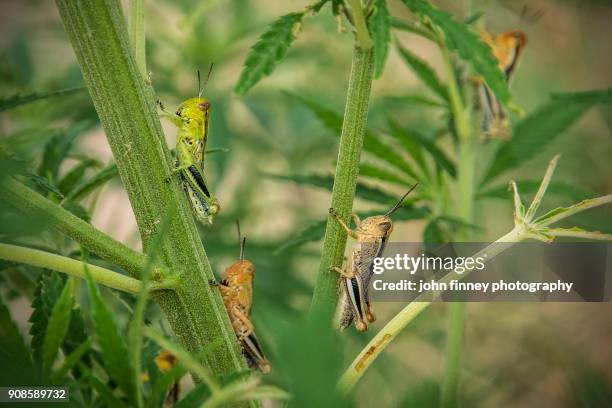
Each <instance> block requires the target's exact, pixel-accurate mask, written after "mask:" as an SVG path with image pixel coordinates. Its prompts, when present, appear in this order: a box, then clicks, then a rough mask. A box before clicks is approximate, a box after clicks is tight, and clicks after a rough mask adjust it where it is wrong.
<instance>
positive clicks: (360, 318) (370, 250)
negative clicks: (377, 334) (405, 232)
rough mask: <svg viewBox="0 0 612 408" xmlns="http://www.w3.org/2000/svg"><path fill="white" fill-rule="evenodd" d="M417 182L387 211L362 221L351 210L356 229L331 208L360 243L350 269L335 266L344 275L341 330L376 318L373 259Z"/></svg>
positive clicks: (361, 326)
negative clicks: (371, 290)
mask: <svg viewBox="0 0 612 408" xmlns="http://www.w3.org/2000/svg"><path fill="white" fill-rule="evenodd" d="M417 185H418V183H417V184H415V185H414V186H412V187H411V188H410V190H408V191H407V192H406V194H404V196H403V197H402V198H401V199H400V200H399V201H398V202H397V204H395V205H394V206H393V208H391V209H390V210H389V211H387V212H386V213H385V214H383V215H376V216H372V217H368V218H366V219H365V220H363V221H361V220H360V219H359V216H358V215H357V214H355V213H353V214H351V217H352V218H353V221H354V222H355V225H356V226H357V228H356V229H355V230H352V229H351V228H349V226H348V225H347V224H346V223H345V222H344V221H343V220H342V219H341V218H340V216H339V215H338V213H337V212H336V210H334V209H333V208H330V209H329V213H330V214H331V215H332V217H334V218H335V219H336V221H338V223H339V224H340V226H341V227H342V228H343V229H344V230H345V231H346V233H347V234H348V236H350V237H351V238H353V239H354V240H355V241H357V243H356V244H355V246H354V247H353V250H352V253H351V257H350V259H349V262H348V267H347V269H342V268H338V267H332V268H331V270H332V271H335V272H338V273H339V274H340V276H341V278H342V285H341V288H342V289H341V298H340V302H339V306H338V321H339V326H340V329H341V330H344V329H346V328H347V327H348V326H350V324H351V323H352V322H353V321H355V328H356V329H357V330H359V331H366V330H368V323H371V322H373V321H375V320H376V316H375V315H374V312H373V311H372V306H371V305H370V297H369V294H368V286H369V285H370V280H371V279H372V274H373V272H372V263H373V262H374V258H376V257H378V256H380V255H381V254H382V252H383V250H384V249H385V244H386V243H387V240H388V239H389V236H390V235H391V233H392V232H393V221H392V220H391V217H390V215H391V214H393V213H394V212H395V211H396V210H397V209H398V208H399V207H400V206H401V205H402V202H403V201H404V199H405V198H406V197H407V196H408V194H410V193H411V192H412V190H414V189H415V188H416V186H417Z"/></svg>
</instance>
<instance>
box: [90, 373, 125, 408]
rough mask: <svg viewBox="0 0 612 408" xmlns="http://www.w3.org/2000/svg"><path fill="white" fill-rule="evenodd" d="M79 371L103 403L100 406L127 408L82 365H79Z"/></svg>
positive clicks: (105, 385)
mask: <svg viewBox="0 0 612 408" xmlns="http://www.w3.org/2000/svg"><path fill="white" fill-rule="evenodd" d="M79 369H80V370H81V372H82V373H83V376H84V377H85V378H86V379H87V380H88V382H89V385H91V388H93V389H94V390H95V391H96V393H97V394H98V396H99V397H101V399H102V400H103V401H104V404H101V406H104V407H111V408H127V407H128V406H127V405H126V404H125V403H123V401H121V400H120V399H119V398H117V397H116V396H115V394H114V393H113V390H112V389H111V388H110V387H109V386H108V385H107V384H104V383H103V382H102V381H100V380H99V379H97V378H96V377H95V375H94V374H93V373H92V372H91V370H90V369H89V367H86V366H85V365H84V364H79Z"/></svg>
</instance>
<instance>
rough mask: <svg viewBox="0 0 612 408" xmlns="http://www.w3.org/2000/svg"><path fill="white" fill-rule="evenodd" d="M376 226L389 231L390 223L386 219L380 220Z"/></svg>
mask: <svg viewBox="0 0 612 408" xmlns="http://www.w3.org/2000/svg"><path fill="white" fill-rule="evenodd" d="M378 227H379V228H380V229H381V230H383V231H385V232H387V231H389V230H390V229H391V223H390V222H388V221H385V222H381V223H380V224H378Z"/></svg>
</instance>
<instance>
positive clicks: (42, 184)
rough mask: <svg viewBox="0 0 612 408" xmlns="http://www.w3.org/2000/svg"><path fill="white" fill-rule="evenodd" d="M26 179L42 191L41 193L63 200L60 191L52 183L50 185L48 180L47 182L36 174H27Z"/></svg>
mask: <svg viewBox="0 0 612 408" xmlns="http://www.w3.org/2000/svg"><path fill="white" fill-rule="evenodd" d="M27 178H28V180H30V181H31V182H33V183H34V184H35V185H36V186H38V187H39V188H40V190H42V191H43V192H46V193H53V194H55V195H56V196H57V197H58V198H64V195H63V194H62V192H61V191H60V189H59V188H58V187H56V186H55V185H54V184H53V183H51V182H50V181H49V180H47V179H46V178H44V177H41V176H39V175H38V174H28V175H27Z"/></svg>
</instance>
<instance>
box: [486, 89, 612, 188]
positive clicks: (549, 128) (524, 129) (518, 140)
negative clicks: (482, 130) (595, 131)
mask: <svg viewBox="0 0 612 408" xmlns="http://www.w3.org/2000/svg"><path fill="white" fill-rule="evenodd" d="M611 98H612V90H605V91H591V92H579V93H575V94H562V95H557V96H556V97H554V98H553V99H552V100H551V101H549V102H548V103H546V104H545V105H543V106H541V107H540V108H539V109H538V110H536V111H535V112H534V113H532V114H530V115H529V116H527V117H526V118H524V119H523V120H521V121H520V122H519V123H518V124H517V125H516V126H515V127H514V132H513V136H512V140H510V141H509V142H507V143H505V144H503V145H502V146H501V148H500V149H499V150H498V151H497V153H496V154H495V156H494V158H493V160H492V165H491V167H489V169H488V170H487V171H486V172H485V174H484V176H483V184H487V183H488V182H490V181H492V180H493V179H494V178H496V177H498V176H499V175H501V174H502V173H504V172H505V171H508V170H510V169H513V168H516V167H518V166H519V165H520V164H522V163H524V162H525V161H527V160H529V159H531V158H532V157H534V156H535V155H536V154H537V153H538V152H541V151H542V149H543V148H544V147H545V146H547V145H548V144H550V143H551V142H552V141H553V140H554V139H555V138H557V137H558V136H559V135H560V134H561V133H563V132H564V131H565V130H567V129H568V128H569V127H570V126H571V125H572V124H573V123H574V122H576V121H577V120H578V119H579V118H580V117H581V116H582V115H583V114H584V113H585V112H586V111H587V110H588V109H589V108H591V107H592V106H594V105H595V104H598V103H610V102H611Z"/></svg>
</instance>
